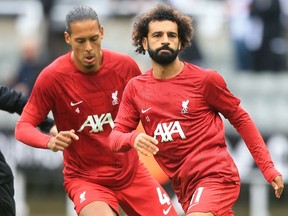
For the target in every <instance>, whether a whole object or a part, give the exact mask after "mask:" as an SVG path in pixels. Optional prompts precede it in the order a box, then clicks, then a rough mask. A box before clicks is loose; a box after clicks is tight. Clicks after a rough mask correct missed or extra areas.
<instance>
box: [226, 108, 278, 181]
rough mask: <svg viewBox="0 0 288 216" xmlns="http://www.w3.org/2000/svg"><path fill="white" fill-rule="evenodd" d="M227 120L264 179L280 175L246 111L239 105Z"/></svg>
mask: <svg viewBox="0 0 288 216" xmlns="http://www.w3.org/2000/svg"><path fill="white" fill-rule="evenodd" d="M228 120H229V122H230V123H231V124H232V125H233V126H234V128H235V129H236V130H237V131H238V133H239V134H240V135H241V137H242V138H243V140H244V142H245V143H246V145H247V147H248V149H249V151H250V153H251V155H252V156H253V158H254V160H255V162H256V164H257V166H258V167H259V169H260V170H261V172H262V173H263V175H264V177H265V179H266V180H267V181H268V182H271V181H272V180H273V179H274V178H275V177H276V176H278V175H281V174H280V173H279V172H278V171H277V170H276V168H275V167H274V163H273V161H272V158H271V156H270V153H269V150H268V148H267V146H266V145H265V142H264V140H263V138H262V136H261V134H260V132H259V130H258V129H257V127H256V125H255V123H254V122H253V121H252V119H251V117H250V116H249V115H248V113H247V112H246V111H245V110H244V109H243V108H242V107H240V106H239V107H238V109H237V110H236V111H235V113H234V114H233V115H231V116H230V117H229V119H228Z"/></svg>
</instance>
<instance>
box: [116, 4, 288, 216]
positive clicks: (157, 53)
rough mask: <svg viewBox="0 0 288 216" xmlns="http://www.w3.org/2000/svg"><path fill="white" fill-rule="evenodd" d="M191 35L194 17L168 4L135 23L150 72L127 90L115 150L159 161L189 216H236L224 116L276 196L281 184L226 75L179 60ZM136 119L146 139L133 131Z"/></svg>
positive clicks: (236, 183) (235, 181)
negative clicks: (148, 60) (149, 61)
mask: <svg viewBox="0 0 288 216" xmlns="http://www.w3.org/2000/svg"><path fill="white" fill-rule="evenodd" d="M192 33H193V28H192V21H191V19H190V18H189V17H188V16H185V15H183V14H182V13H180V12H179V11H177V10H176V9H174V8H173V7H170V6H167V5H161V4H160V5H158V6H156V7H155V8H152V9H151V10H149V11H148V12H146V13H144V14H142V15H140V16H138V17H137V19H136V21H135V23H134V26H133V31H132V38H133V45H134V46H135V47H136V52H138V53H142V54H145V53H146V51H147V52H148V53H149V55H150V58H151V64H152V68H151V69H150V70H148V71H147V72H146V73H144V74H142V75H141V76H138V77H135V78H133V79H131V80H130V82H129V83H128V85H127V86H126V88H125V91H124V93H123V98H122V103H121V105H120V108H119V112H118V115H117V117H116V119H115V127H114V128H113V130H112V132H111V134H110V146H111V148H112V150H114V151H118V152H125V151H128V150H130V149H133V150H134V149H136V150H138V151H139V152H141V153H143V154H144V155H148V156H149V155H154V156H155V159H156V161H157V162H158V163H159V165H160V166H161V167H162V169H163V170H164V171H165V172H166V174H167V175H168V176H169V177H170V179H171V181H172V185H173V188H174V190H175V193H176V195H177V197H178V200H179V202H180V203H181V205H182V207H183V210H184V211H185V213H186V215H187V216H213V215H214V216H224V215H225V216H231V215H234V213H233V210H232V206H233V204H234V203H235V202H236V200H237V198H238V196H239V192H240V177H239V173H238V170H237V167H236V165H235V163H234V161H233V159H232V157H231V156H230V154H229V152H228V149H227V145H226V141H225V132H224V123H223V120H222V119H221V117H220V114H222V115H223V116H224V117H225V118H226V119H228V120H229V121H230V123H231V124H232V125H233V126H234V127H235V128H236V130H237V131H238V133H239V134H240V135H241V137H242V138H243V140H244V141H245V143H246V145H247V147H248V149H249V150H250V152H251V154H252V155H253V157H254V159H255V161H256V164H257V165H258V167H259V169H260V170H261V172H262V173H263V175H264V177H265V179H266V180H267V181H268V182H269V183H270V184H271V185H272V187H273V189H274V190H275V195H276V197H277V198H280V196H281V194H282V191H283V188H284V184H283V179H282V176H281V174H280V173H279V172H278V171H277V170H276V169H275V167H274V164H273V162H272V159H271V156H270V153H269V151H268V149H267V147H266V145H265V143H264V140H263V138H262V137H261V135H260V133H259V131H258V129H257V128H256V126H255V124H254V122H253V120H252V119H251V118H250V116H249V115H248V113H247V112H246V111H245V110H244V109H243V108H242V107H241V105H240V99H238V98H237V97H235V96H234V95H233V94H232V93H231V92H230V91H229V90H228V88H227V85H226V83H225V81H224V79H223V78H222V76H221V75H220V74H219V73H217V72H216V71H214V70H211V69H203V68H201V67H199V66H196V65H193V64H189V63H187V62H182V61H180V60H179V57H178V55H179V52H180V51H181V50H182V49H184V48H185V47H187V46H188V45H189V44H190V42H191V41H190V40H191V38H192ZM139 121H141V123H142V125H143V128H144V130H145V132H146V133H139V132H137V131H135V128H136V127H137V125H138V123H139Z"/></svg>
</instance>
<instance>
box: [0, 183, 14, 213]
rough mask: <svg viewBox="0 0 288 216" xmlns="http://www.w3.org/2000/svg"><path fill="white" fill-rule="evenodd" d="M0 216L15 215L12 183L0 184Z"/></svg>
mask: <svg viewBox="0 0 288 216" xmlns="http://www.w3.org/2000/svg"><path fill="white" fill-rule="evenodd" d="M0 215H5V216H15V215H16V210H15V200H14V185H13V181H10V182H7V183H5V184H0Z"/></svg>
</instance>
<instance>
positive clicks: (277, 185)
mask: <svg viewBox="0 0 288 216" xmlns="http://www.w3.org/2000/svg"><path fill="white" fill-rule="evenodd" d="M271 185H272V187H273V188H274V190H275V196H276V197H277V198H280V197H281V194H282V192H283V189H284V183H283V179H282V176H277V177H276V178H275V179H274V180H273V181H272V182H271Z"/></svg>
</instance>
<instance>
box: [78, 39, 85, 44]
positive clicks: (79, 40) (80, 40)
mask: <svg viewBox="0 0 288 216" xmlns="http://www.w3.org/2000/svg"><path fill="white" fill-rule="evenodd" d="M76 42H77V43H79V44H83V43H84V42H85V40H84V39H76Z"/></svg>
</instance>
